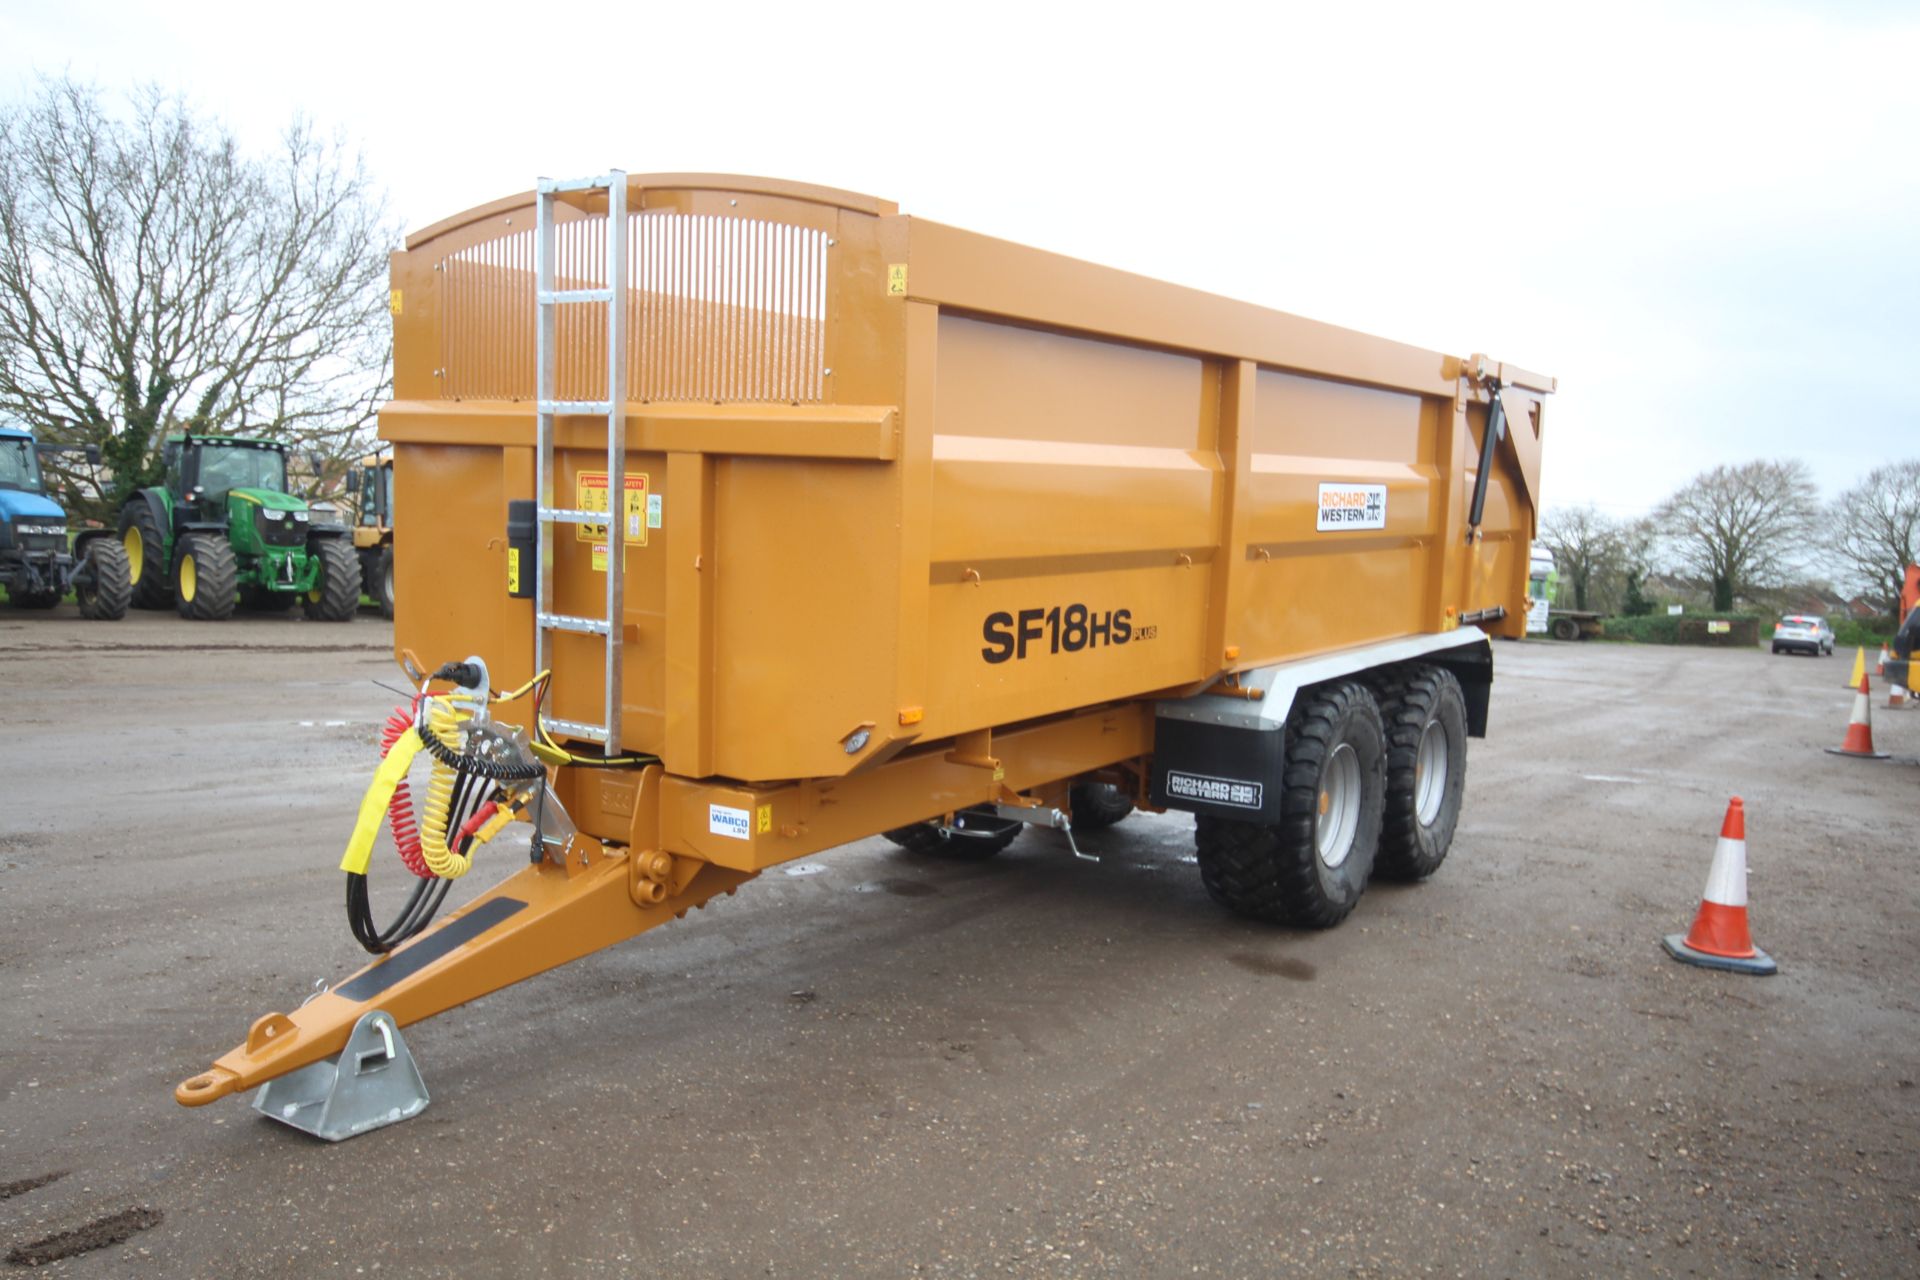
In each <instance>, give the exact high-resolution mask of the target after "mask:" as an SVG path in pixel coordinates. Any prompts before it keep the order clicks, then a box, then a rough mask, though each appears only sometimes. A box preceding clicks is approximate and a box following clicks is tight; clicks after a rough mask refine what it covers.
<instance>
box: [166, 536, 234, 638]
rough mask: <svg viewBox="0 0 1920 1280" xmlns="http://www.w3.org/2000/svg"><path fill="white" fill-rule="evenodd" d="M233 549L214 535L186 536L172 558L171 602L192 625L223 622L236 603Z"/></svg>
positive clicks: (231, 614)
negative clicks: (192, 622) (194, 623)
mask: <svg viewBox="0 0 1920 1280" xmlns="http://www.w3.org/2000/svg"><path fill="white" fill-rule="evenodd" d="M237 577H238V572H237V570H236V569H235V567H234V563H233V548H232V547H231V546H228V545H227V540H226V538H225V537H223V536H221V535H220V534H216V533H189V534H187V535H185V536H184V537H182V538H181V539H180V547H179V550H178V551H176V552H175V553H174V557H173V602H174V608H175V609H176V610H178V611H179V613H180V616H181V617H183V618H187V619H190V620H191V621H194V622H225V621H226V620H227V619H228V618H231V617H232V616H233V606H234V605H235V604H236V603H237V602H238V601H239V598H240V592H239V588H238V587H237V586H235V585H234V583H235V579H236V578H237Z"/></svg>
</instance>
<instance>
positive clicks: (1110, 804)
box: [1067, 782, 1133, 831]
mask: <svg viewBox="0 0 1920 1280" xmlns="http://www.w3.org/2000/svg"><path fill="white" fill-rule="evenodd" d="M1067 804H1068V807H1069V808H1071V809H1072V810H1073V829H1074V830H1075V831H1102V830H1105V829H1106V828H1108V827H1110V826H1112V825H1113V824H1114V823H1116V822H1118V821H1120V820H1121V819H1122V818H1125V817H1126V816H1127V815H1128V814H1130V813H1132V812H1133V797H1131V796H1129V795H1128V794H1127V793H1126V792H1125V791H1123V790H1121V789H1120V788H1119V787H1116V786H1114V785H1113V784H1112V783H1111V782H1076V783H1074V784H1073V787H1072V789H1071V790H1070V791H1069V792H1068V793H1067Z"/></svg>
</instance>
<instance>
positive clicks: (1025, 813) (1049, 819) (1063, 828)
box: [993, 804, 1100, 862]
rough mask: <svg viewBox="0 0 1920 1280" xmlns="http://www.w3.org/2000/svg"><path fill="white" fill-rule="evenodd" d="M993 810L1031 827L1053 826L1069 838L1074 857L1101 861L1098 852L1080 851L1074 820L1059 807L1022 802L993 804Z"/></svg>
mask: <svg viewBox="0 0 1920 1280" xmlns="http://www.w3.org/2000/svg"><path fill="white" fill-rule="evenodd" d="M993 812H994V814H995V816H997V817H1001V818H1005V819H1007V820H1008V821H1010V822H1024V823H1026V824H1027V825H1028V826H1030V827H1051V828H1052V829H1053V830H1055V831H1058V832H1059V833H1060V834H1061V835H1063V836H1065V837H1066V838H1067V848H1069V849H1071V850H1073V856H1074V857H1076V858H1078V859H1080V861H1082V862H1098V861H1100V855H1099V854H1097V853H1082V852H1080V842H1079V841H1077V840H1075V839H1074V838H1073V820H1072V819H1071V818H1069V817H1067V815H1066V814H1064V813H1062V812H1060V810H1058V809H1053V808H1048V807H1045V806H1028V805H1022V804H996V805H994V806H993Z"/></svg>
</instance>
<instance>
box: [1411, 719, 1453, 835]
mask: <svg viewBox="0 0 1920 1280" xmlns="http://www.w3.org/2000/svg"><path fill="white" fill-rule="evenodd" d="M1446 800H1447V731H1446V729H1445V728H1444V727H1442V726H1441V724H1440V722H1439V721H1438V720H1431V721H1428V722H1427V727H1426V728H1425V729H1423V730H1421V731H1420V748H1419V750H1418V751H1416V752H1415V753H1414V757H1413V813H1414V817H1415V818H1417V819H1418V820H1419V822H1420V825H1421V826H1423V827H1430V826H1432V825H1433V824H1434V821H1435V819H1437V818H1439V816H1440V809H1441V806H1443V805H1444V804H1445V803H1446Z"/></svg>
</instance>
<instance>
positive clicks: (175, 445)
mask: <svg viewBox="0 0 1920 1280" xmlns="http://www.w3.org/2000/svg"><path fill="white" fill-rule="evenodd" d="M160 456H161V461H162V462H163V463H164V464H165V467H166V479H165V483H163V484H161V485H158V486H156V487H154V488H151V489H142V490H140V491H139V492H137V493H135V494H133V496H131V497H129V498H128V499H127V501H126V503H125V505H124V506H122V507H121V508H120V537H121V540H122V542H123V543H124V544H125V546H126V550H127V566H128V569H129V570H130V572H131V575H132V578H133V603H134V605H135V606H136V607H138V608H142V609H164V608H166V607H167V606H168V605H169V604H171V605H172V606H173V607H174V608H176V609H177V610H179V612H180V616H181V617H183V618H192V619H196V620H200V621H217V620H219V619H223V618H226V617H229V616H231V615H232V613H233V609H234V605H235V604H236V603H238V604H245V605H247V606H248V607H250V608H255V609H266V610H275V611H278V610H284V609H287V608H288V607H290V606H291V605H292V604H293V602H294V601H295V600H299V601H301V602H302V605H303V606H304V607H305V609H306V612H307V616H308V617H309V618H313V619H316V620H318V621H322V622H349V621H352V619H353V616H354V614H355V613H356V612H358V611H359V608H360V562H359V560H358V559H357V558H356V557H355V555H354V551H353V537H352V535H351V533H350V532H349V531H348V530H347V529H346V528H345V527H343V526H340V525H335V524H316V523H315V522H314V519H313V513H312V512H311V511H310V510H308V508H307V504H306V503H304V502H302V501H301V500H300V499H298V498H296V497H294V496H293V495H292V494H290V493H288V492H287V451H286V448H285V447H284V446H282V445H279V444H276V443H274V442H273V441H270V440H242V439H237V438H235V437H232V436H194V435H186V436H174V437H169V438H168V440H167V441H166V443H165V445H164V446H163V448H162V450H161V455H160Z"/></svg>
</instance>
